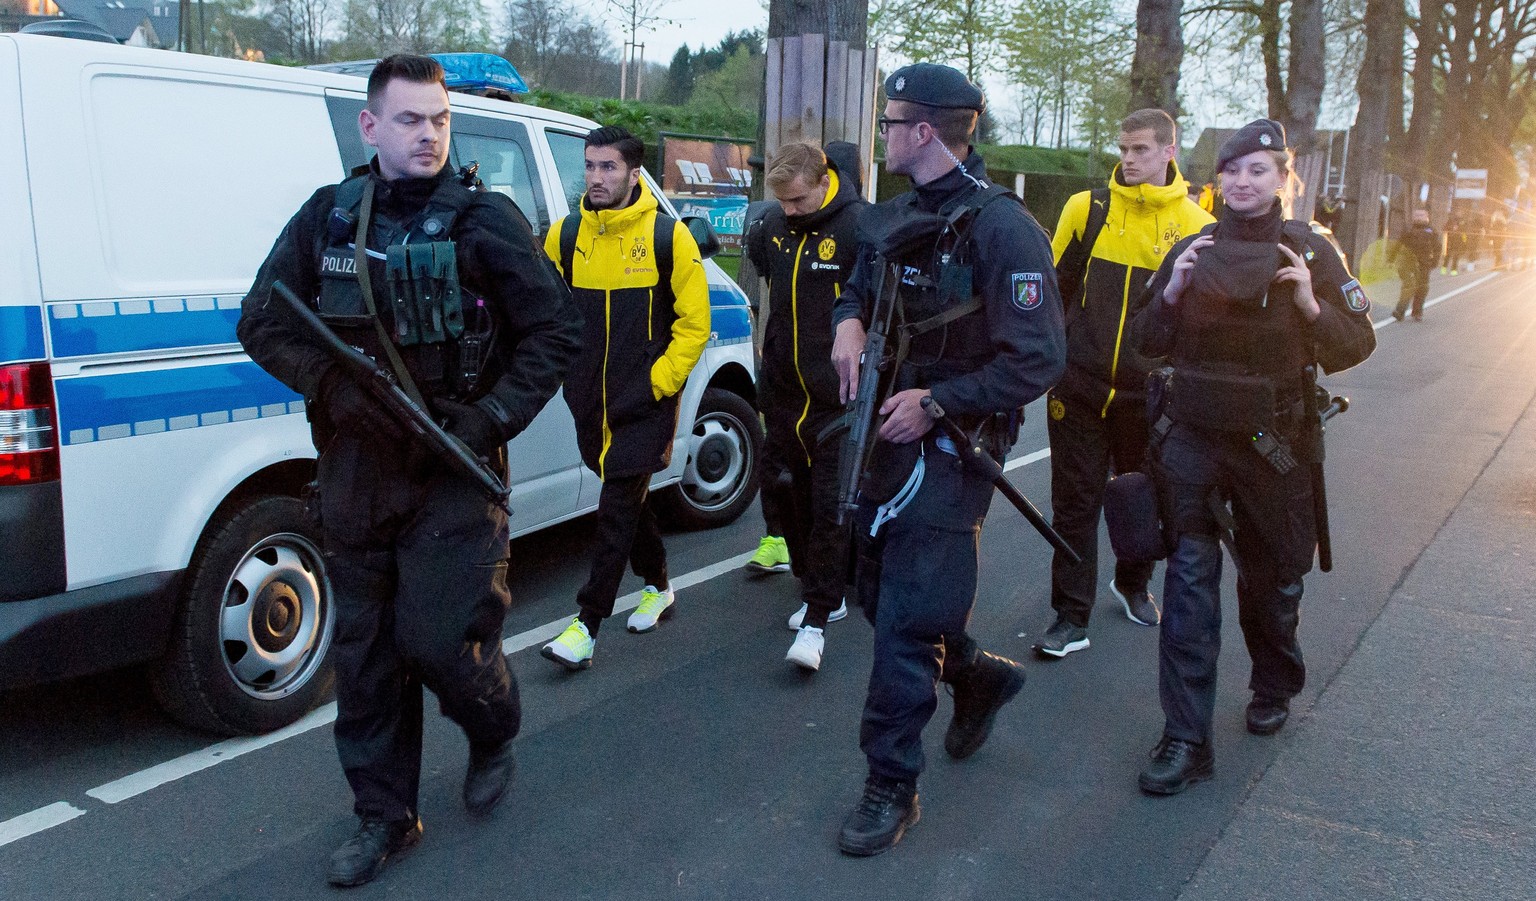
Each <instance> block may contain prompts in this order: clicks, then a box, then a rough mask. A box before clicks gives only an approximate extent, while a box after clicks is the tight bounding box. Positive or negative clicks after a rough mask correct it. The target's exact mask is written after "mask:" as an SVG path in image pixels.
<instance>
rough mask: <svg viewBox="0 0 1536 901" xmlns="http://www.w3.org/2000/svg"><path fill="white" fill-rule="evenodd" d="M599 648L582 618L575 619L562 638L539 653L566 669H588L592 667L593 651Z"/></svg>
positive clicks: (561, 635) (541, 649)
mask: <svg viewBox="0 0 1536 901" xmlns="http://www.w3.org/2000/svg"><path fill="white" fill-rule="evenodd" d="M596 647H597V639H595V638H593V637H592V635H591V634H590V633H588V632H587V626H586V623H583V622H582V621H581V618H580V617H573V618H572V619H571V624H570V625H569V626H566V627H565V631H564V632H561V633H560V636H559V637H558V638H556V639H555V640H554V641H551V642H550V643H549V644H547V645H545V646H544V647H543V648H540V649H539V653H540V654H543V655H544V657H545V658H546V659H548V660H553V661H554V662H556V663H558V664H560V665H561V666H563V667H565V668H566V669H570V670H579V669H586V668H587V667H589V666H591V665H592V651H593V649H594V648H596Z"/></svg>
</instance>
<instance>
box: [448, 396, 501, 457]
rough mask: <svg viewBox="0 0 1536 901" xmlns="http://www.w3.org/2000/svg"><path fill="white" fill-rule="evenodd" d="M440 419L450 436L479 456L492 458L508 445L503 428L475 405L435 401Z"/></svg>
mask: <svg viewBox="0 0 1536 901" xmlns="http://www.w3.org/2000/svg"><path fill="white" fill-rule="evenodd" d="M432 406H433V407H435V408H436V409H437V415H438V418H439V419H441V420H442V422H443V428H444V429H445V430H446V431H447V432H448V434H450V435H452V436H453V437H455V438H457V439H459V440H460V441H462V442H464V446H465V447H467V448H469V449H470V450H471V451H473V452H474V453H475V454H476V455H477V456H480V457H490V456H492V455H493V454H495V452H496V449H497V448H499V447H500V446H501V445H503V444H505V443H506V440H507V439H506V438H505V437H504V436H503V433H502V430H501V426H500V425H499V424H497V422H496V420H495V419H493V418H492V417H491V414H489V413H487V412H485V411H484V410H482V409H480V408H479V407H477V406H475V405H474V404H461V403H458V402H457V401H451V400H446V399H439V400H434V401H433V402H432Z"/></svg>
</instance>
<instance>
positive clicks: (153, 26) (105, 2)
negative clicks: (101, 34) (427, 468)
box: [7, 0, 181, 48]
mask: <svg viewBox="0 0 1536 901" xmlns="http://www.w3.org/2000/svg"><path fill="white" fill-rule="evenodd" d="M24 5H25V6H27V7H28V8H29V9H36V10H37V12H36V13H34V14H32V16H30V17H28V19H27V21H26V22H22V23H21V25H25V24H28V23H29V22H35V21H39V20H40V19H41V18H51V17H58V16H62V17H64V18H68V19H79V20H81V21H83V22H89V23H91V24H92V25H95V26H97V27H98V28H101V29H102V30H104V31H106V32H107V33H108V34H110V35H112V37H114V38H116V39H117V42H118V43H120V44H127V45H128V46H130V47H156V48H171V47H175V46H176V35H177V32H178V30H179V29H178V25H179V22H180V20H181V7H180V5H179V4H178V3H175V2H172V0H24ZM19 27H20V25H18V26H17V28H19ZM7 30H11V31H15V30H16V29H14V28H13V29H7Z"/></svg>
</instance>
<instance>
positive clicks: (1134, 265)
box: [1034, 109, 1211, 658]
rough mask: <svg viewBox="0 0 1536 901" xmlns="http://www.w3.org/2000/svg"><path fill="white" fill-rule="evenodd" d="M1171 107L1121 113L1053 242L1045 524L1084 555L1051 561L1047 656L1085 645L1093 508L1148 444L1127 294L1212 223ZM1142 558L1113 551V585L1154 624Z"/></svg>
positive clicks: (1130, 610)
mask: <svg viewBox="0 0 1536 901" xmlns="http://www.w3.org/2000/svg"><path fill="white" fill-rule="evenodd" d="M1177 149H1178V142H1177V140H1176V131H1175V126H1174V122H1173V119H1172V117H1170V116H1169V115H1168V114H1167V113H1165V112H1163V111H1162V110H1160V109H1143V110H1137V111H1135V112H1133V113H1131V114H1130V115H1129V116H1127V117H1125V120H1124V121H1122V122H1121V123H1120V164H1119V165H1118V166H1116V167H1115V171H1114V172H1113V173H1112V174H1111V175H1110V178H1109V186H1108V187H1107V188H1100V189H1098V190H1095V191H1084V192H1082V193H1080V194H1074V195H1073V196H1072V197H1071V198H1070V199H1069V200H1068V201H1067V205H1066V207H1065V208H1064V209H1063V210H1062V211H1061V220H1060V221H1059V222H1058V223H1057V225H1056V238H1055V240H1054V241H1053V242H1052V249H1053V250H1054V251H1055V253H1056V278H1057V284H1058V285H1059V287H1060V288H1061V295H1062V300H1064V301H1065V302H1066V305H1067V374H1066V375H1065V376H1064V377H1063V378H1062V380H1061V384H1059V385H1057V386H1056V387H1055V388H1053V389H1052V390H1051V398H1050V403H1049V404H1048V405H1047V413H1048V415H1049V417H1050V418H1049V419H1048V420H1047V428H1048V430H1049V432H1050V438H1051V524H1052V525H1053V526H1055V527H1056V531H1057V532H1059V533H1060V534H1061V537H1062V538H1064V539H1066V541H1067V543H1069V544H1070V545H1072V547H1073V549H1074V550H1076V551H1077V553H1078V554H1079V555H1081V560H1080V561H1078V562H1076V563H1074V562H1072V560H1070V559H1069V558H1068V555H1066V554H1063V553H1060V552H1057V554H1056V555H1055V557H1053V558H1052V560H1051V607H1053V608H1054V609H1055V611H1056V621H1055V622H1054V623H1053V624H1052V625H1051V627H1050V628H1049V629H1047V630H1046V631H1045V634H1044V635H1042V636H1041V638H1040V640H1039V641H1037V642H1036V643H1035V645H1034V649H1035V652H1036V653H1038V654H1041V655H1043V656H1045V657H1047V658H1051V657H1055V658H1060V657H1065V656H1067V655H1068V654H1070V653H1072V652H1074V651H1080V650H1083V649H1084V648H1087V647H1088V617H1089V615H1090V614H1091V613H1092V612H1093V602H1094V595H1095V594H1096V593H1097V591H1098V576H1099V573H1098V569H1099V561H1098V540H1099V512H1100V510H1102V509H1103V505H1104V484H1105V480H1106V479H1107V478H1108V477H1109V475H1110V474H1111V472H1114V473H1127V472H1137V471H1139V470H1140V469H1141V468H1142V462H1143V459H1144V458H1145V456H1146V450H1147V413H1146V405H1147V396H1146V380H1147V370H1148V369H1150V368H1151V366H1150V363H1149V362H1148V361H1147V360H1145V359H1143V358H1142V357H1141V356H1140V355H1139V354H1137V353H1135V352H1134V351H1133V350H1131V348H1130V346H1129V343H1128V342H1127V341H1125V330H1126V325H1127V323H1128V321H1129V318H1130V317H1129V316H1128V313H1129V311H1130V307H1131V304H1132V303H1133V302H1134V301H1135V300H1136V298H1137V297H1138V296H1140V294H1141V290H1142V288H1144V287H1146V284H1147V280H1148V279H1150V278H1151V277H1152V273H1153V272H1155V271H1156V270H1157V267H1158V265H1159V264H1160V263H1161V262H1162V261H1163V254H1165V253H1167V252H1168V249H1169V248H1170V247H1172V246H1173V245H1174V244H1175V243H1177V242H1178V240H1179V239H1180V238H1182V237H1183V236H1185V235H1187V234H1193V233H1194V232H1196V231H1198V230H1199V229H1200V228H1201V227H1202V226H1204V225H1205V224H1206V223H1208V222H1210V221H1211V216H1210V214H1209V213H1207V212H1205V211H1204V210H1202V209H1200V207H1198V206H1196V205H1195V203H1194V201H1192V200H1190V199H1189V196H1188V192H1189V185H1188V183H1187V182H1185V181H1184V176H1183V175H1181V174H1180V173H1179V166H1178V163H1177V161H1175V160H1174V153H1175V151H1176V150H1177ZM1152 567H1153V562H1152V561H1150V560H1118V559H1117V560H1116V561H1115V576H1114V579H1113V580H1112V581H1111V582H1110V583H1109V590H1110V592H1111V593H1113V594H1114V596H1115V597H1116V598H1118V599H1119V601H1120V603H1121V605H1122V606H1123V607H1124V609H1125V615H1126V616H1127V617H1129V618H1130V620H1131V621H1132V622H1135V623H1140V624H1141V625H1144V626H1155V625H1157V619H1158V612H1157V603H1156V602H1155V601H1154V600H1153V599H1152V595H1151V593H1150V592H1148V591H1147V582H1148V581H1149V580H1150V579H1151V577H1152Z"/></svg>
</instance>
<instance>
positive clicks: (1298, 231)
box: [1280, 219, 1312, 259]
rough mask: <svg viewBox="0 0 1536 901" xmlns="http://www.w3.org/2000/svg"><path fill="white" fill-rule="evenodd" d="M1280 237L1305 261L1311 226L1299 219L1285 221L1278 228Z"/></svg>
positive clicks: (1310, 236) (1310, 237)
mask: <svg viewBox="0 0 1536 901" xmlns="http://www.w3.org/2000/svg"><path fill="white" fill-rule="evenodd" d="M1280 237H1282V238H1284V239H1285V242H1286V243H1287V244H1289V245H1291V249H1292V250H1294V251H1296V252H1297V253H1298V254H1300V255H1301V256H1302V258H1303V259H1305V258H1306V253H1307V244H1308V242H1310V241H1311V240H1312V226H1310V225H1308V224H1307V223H1305V222H1302V221H1301V220H1300V219H1287V220H1285V222H1284V223H1282V224H1281V226H1280Z"/></svg>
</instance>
